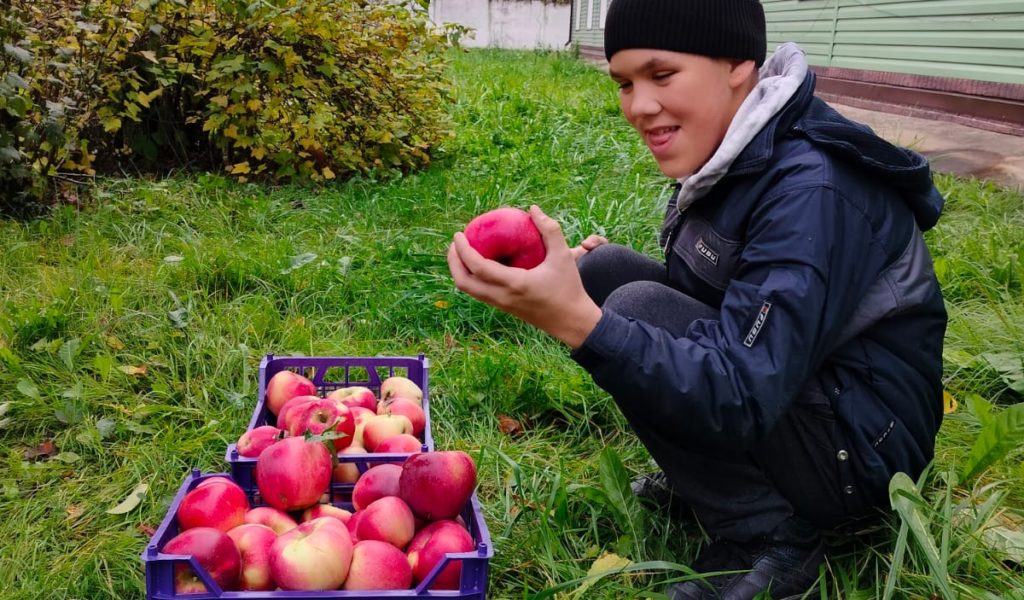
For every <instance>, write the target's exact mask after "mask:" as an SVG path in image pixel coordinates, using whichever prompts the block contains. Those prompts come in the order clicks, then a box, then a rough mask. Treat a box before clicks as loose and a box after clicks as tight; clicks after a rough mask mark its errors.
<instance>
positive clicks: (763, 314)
mask: <svg viewBox="0 0 1024 600" xmlns="http://www.w3.org/2000/svg"><path fill="white" fill-rule="evenodd" d="M771 309H772V303H771V302H769V301H767V300H765V301H764V304H762V305H761V310H760V311H758V313H757V318H756V319H754V324H753V325H751V326H750V331H748V332H747V337H746V338H744V340H743V345H744V346H746V347H747V348H750V347H751V346H753V345H754V340H756V339H757V334H759V333H761V328H762V327H764V322H765V321H767V320H768V311H770V310H771Z"/></svg>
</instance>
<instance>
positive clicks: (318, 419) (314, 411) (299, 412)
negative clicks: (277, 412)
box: [288, 398, 356, 450]
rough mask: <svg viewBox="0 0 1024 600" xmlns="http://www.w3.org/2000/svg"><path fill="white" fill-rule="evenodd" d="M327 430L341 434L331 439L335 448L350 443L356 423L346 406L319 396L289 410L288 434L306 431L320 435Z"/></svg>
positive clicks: (343, 446)
mask: <svg viewBox="0 0 1024 600" xmlns="http://www.w3.org/2000/svg"><path fill="white" fill-rule="evenodd" d="M327 431H333V432H335V433H338V434H341V437H339V438H335V439H334V440H331V443H332V444H333V445H334V448H335V449H336V450H341V449H342V448H347V447H349V446H351V445H352V440H353V438H354V436H355V432H356V423H355V420H354V419H353V418H352V413H351V412H350V411H349V409H348V407H347V406H345V405H339V404H335V403H333V402H331V401H330V400H327V399H324V398H319V399H317V400H314V401H310V402H308V403H306V404H303V405H302V406H299V407H296V408H294V409H292V410H291V411H290V413H289V416H288V435H292V436H301V435H304V434H305V433H307V432H308V433H311V434H313V435H320V434H322V433H324V432H327Z"/></svg>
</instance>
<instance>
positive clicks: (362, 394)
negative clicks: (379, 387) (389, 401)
mask: <svg viewBox="0 0 1024 600" xmlns="http://www.w3.org/2000/svg"><path fill="white" fill-rule="evenodd" d="M327 399H328V400H332V401H334V402H340V403H342V404H344V405H345V406H347V407H349V408H352V407H353V406H361V407H363V408H366V409H369V410H373V409H374V408H375V407H376V406H377V396H376V395H375V394H374V393H373V390H371V389H370V388H368V387H363V386H361V385H354V386H350V387H343V388H338V389H336V390H334V391H333V392H331V393H329V394H327Z"/></svg>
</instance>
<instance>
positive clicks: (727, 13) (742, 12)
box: [604, 0, 767, 67]
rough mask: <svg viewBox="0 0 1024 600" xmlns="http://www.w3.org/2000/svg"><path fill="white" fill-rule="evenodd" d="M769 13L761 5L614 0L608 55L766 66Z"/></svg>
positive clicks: (752, 1)
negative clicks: (658, 53) (635, 51)
mask: <svg viewBox="0 0 1024 600" xmlns="http://www.w3.org/2000/svg"><path fill="white" fill-rule="evenodd" d="M766 47H767V41H766V39H765V23H764V9H763V8H761V3H760V2H759V1H758V0H613V1H612V3H611V6H609V7H608V15H607V17H606V19H605V27H604V55H605V58H607V59H608V60H611V58H612V55H614V54H615V53H616V52H618V51H619V50H626V49H629V48H647V49H652V50H673V51H675V52H686V53H688V54H700V55H702V56H711V57H714V58H735V59H739V60H753V61H754V62H755V63H757V66H758V67H760V66H761V65H762V64H764V58H765V51H766Z"/></svg>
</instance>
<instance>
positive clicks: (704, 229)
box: [669, 215, 742, 291]
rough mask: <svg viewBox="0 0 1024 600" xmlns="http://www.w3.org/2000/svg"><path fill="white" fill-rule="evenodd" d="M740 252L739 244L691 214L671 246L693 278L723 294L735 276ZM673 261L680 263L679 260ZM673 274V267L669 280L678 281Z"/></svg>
mask: <svg viewBox="0 0 1024 600" xmlns="http://www.w3.org/2000/svg"><path fill="white" fill-rule="evenodd" d="M741 251H742V245H741V244H740V242H737V241H734V240H730V239H728V238H726V237H724V236H722V235H719V234H718V232H716V231H715V230H714V228H713V227H712V226H711V223H710V222H709V221H707V220H706V219H704V218H703V217H698V216H696V215H690V217H689V218H688V219H687V220H686V222H685V223H683V226H682V229H681V230H680V232H679V235H677V236H676V239H675V242H674V243H673V244H672V255H673V257H674V258H677V259H679V261H682V263H683V264H685V265H686V266H687V267H688V268H689V269H690V271H692V272H693V274H694V275H696V276H697V277H699V278H700V279H701V280H702V281H704V282H705V283H706V284H708V285H709V286H711V287H713V288H715V289H717V290H719V291H724V290H725V288H726V287H728V286H729V282H730V281H731V280H732V278H733V276H734V275H735V274H736V270H737V268H738V266H739V260H740V252H741ZM670 262H677V264H678V261H670ZM676 268H678V266H677V267H676ZM672 271H673V268H672V265H671V264H670V267H669V278H671V279H677V277H674V276H673V273H672ZM680 278H682V277H680Z"/></svg>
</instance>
